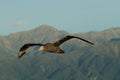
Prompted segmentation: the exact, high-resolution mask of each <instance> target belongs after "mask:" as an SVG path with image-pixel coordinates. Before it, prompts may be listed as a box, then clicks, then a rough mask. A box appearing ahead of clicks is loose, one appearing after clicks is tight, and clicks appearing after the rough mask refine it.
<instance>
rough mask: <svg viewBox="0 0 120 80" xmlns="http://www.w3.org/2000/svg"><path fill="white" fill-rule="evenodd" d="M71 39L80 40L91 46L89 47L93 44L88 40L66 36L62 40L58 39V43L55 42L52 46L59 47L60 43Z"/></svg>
mask: <svg viewBox="0 0 120 80" xmlns="http://www.w3.org/2000/svg"><path fill="white" fill-rule="evenodd" d="M72 38H77V39H80V40H82V41H85V42H87V43H89V44H91V45H93V44H94V43H92V42H90V41H88V40H85V39H82V38H79V37H76V36H70V35H68V36H66V37H64V38H62V39H60V40H58V41H55V42H54V43H53V44H54V45H55V46H60V45H61V44H62V43H64V42H65V41H67V40H69V39H72Z"/></svg>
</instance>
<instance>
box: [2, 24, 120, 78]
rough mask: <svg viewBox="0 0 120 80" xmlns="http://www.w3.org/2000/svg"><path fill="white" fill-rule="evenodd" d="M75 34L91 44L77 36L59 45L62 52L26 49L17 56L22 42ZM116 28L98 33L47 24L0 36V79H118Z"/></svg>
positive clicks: (119, 33)
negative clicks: (62, 28)
mask: <svg viewBox="0 0 120 80" xmlns="http://www.w3.org/2000/svg"><path fill="white" fill-rule="evenodd" d="M66 35H75V36H78V37H82V38H85V39H87V40H90V41H93V42H94V43H95V45H94V46H91V45H89V44H87V43H85V42H83V41H79V40H77V39H72V40H69V41H68V42H65V43H64V44H63V45H61V46H60V47H61V48H62V49H63V50H65V52H66V53H65V54H63V55H59V54H53V53H48V52H44V51H41V52H39V51H38V50H37V49H38V48H39V47H32V48H29V49H28V51H27V53H26V54H25V55H24V56H23V57H22V58H21V59H18V58H17V53H18V51H19V49H20V47H21V46H22V45H23V44H25V43H32V42H35V43H47V42H53V41H56V40H58V39H61V38H63V37H64V36H66ZM119 48H120V28H112V29H109V30H104V31H101V32H96V31H91V32H87V33H77V34H70V33H68V32H65V31H60V30H57V29H56V28H53V27H52V26H49V25H41V26H40V27H38V28H35V29H33V30H30V31H23V32H17V33H13V34H10V35H8V36H0V80H120V49H119Z"/></svg>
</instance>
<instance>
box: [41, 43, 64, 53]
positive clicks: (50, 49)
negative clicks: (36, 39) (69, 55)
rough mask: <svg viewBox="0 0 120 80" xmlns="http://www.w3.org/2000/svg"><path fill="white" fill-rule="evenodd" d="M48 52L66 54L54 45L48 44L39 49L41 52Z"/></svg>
mask: <svg viewBox="0 0 120 80" xmlns="http://www.w3.org/2000/svg"><path fill="white" fill-rule="evenodd" d="M43 50H44V51H48V52H53V53H64V51H63V50H61V49H60V48H59V47H58V46H55V45H54V44H52V43H47V44H45V45H43V46H41V47H40V48H39V51H43Z"/></svg>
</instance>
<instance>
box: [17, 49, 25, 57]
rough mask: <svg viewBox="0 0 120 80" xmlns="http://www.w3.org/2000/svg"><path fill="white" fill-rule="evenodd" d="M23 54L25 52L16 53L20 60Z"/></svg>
mask: <svg viewBox="0 0 120 80" xmlns="http://www.w3.org/2000/svg"><path fill="white" fill-rule="evenodd" d="M24 54H25V51H20V52H19V53H18V58H19V59H20V58H21V57H22V56H23V55H24Z"/></svg>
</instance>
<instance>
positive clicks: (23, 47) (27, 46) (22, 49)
mask: <svg viewBox="0 0 120 80" xmlns="http://www.w3.org/2000/svg"><path fill="white" fill-rule="evenodd" d="M42 45H43V44H36V43H27V44H24V45H23V46H22V47H21V48H20V50H19V52H18V58H20V57H22V56H23V55H24V54H25V51H26V50H27V49H28V48H29V47H32V46H42Z"/></svg>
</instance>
